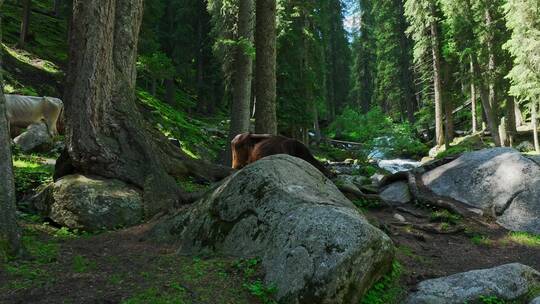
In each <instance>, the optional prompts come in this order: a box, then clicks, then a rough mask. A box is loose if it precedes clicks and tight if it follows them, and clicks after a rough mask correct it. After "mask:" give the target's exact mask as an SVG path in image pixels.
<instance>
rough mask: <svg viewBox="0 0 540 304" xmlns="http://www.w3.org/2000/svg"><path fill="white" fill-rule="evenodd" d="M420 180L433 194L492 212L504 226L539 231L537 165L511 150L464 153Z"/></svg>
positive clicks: (516, 229) (496, 149)
mask: <svg viewBox="0 0 540 304" xmlns="http://www.w3.org/2000/svg"><path fill="white" fill-rule="evenodd" d="M422 181H423V183H424V184H425V185H426V186H427V187H428V188H429V189H430V190H431V191H433V192H434V193H435V194H438V195H441V196H446V197H451V198H453V199H455V200H457V201H460V202H463V203H465V204H467V205H469V206H472V207H475V208H478V209H482V210H483V211H486V212H488V213H491V214H493V215H494V216H496V217H497V222H498V223H499V224H501V225H502V226H504V227H505V228H507V229H510V230H513V231H526V232H531V233H536V234H540V165H539V164H538V163H536V162H535V161H533V160H531V159H529V158H527V157H525V156H523V155H521V154H520V153H519V152H517V151H516V150H514V149H511V148H493V149H485V150H481V151H476V152H470V153H465V154H463V155H462V156H461V157H459V158H458V159H456V160H454V161H452V162H450V163H447V164H445V165H443V166H440V167H438V168H435V169H433V170H431V171H429V172H427V173H425V174H423V176H422Z"/></svg>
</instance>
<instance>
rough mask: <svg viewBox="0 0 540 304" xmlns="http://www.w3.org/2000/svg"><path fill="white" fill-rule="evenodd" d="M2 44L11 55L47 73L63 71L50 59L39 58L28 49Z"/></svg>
mask: <svg viewBox="0 0 540 304" xmlns="http://www.w3.org/2000/svg"><path fill="white" fill-rule="evenodd" d="M2 46H3V47H4V49H5V50H6V52H7V53H8V54H9V55H11V56H12V57H13V58H15V59H17V60H19V61H21V62H23V63H26V64H28V65H31V66H33V67H35V68H37V69H40V70H43V71H45V72H47V73H50V74H60V73H61V70H60V68H59V67H58V66H57V65H56V64H54V63H52V62H50V61H48V60H44V59H39V58H37V57H34V56H33V55H32V54H30V53H28V52H27V51H25V50H21V49H15V48H11V47H9V46H7V45H5V44H3V43H2Z"/></svg>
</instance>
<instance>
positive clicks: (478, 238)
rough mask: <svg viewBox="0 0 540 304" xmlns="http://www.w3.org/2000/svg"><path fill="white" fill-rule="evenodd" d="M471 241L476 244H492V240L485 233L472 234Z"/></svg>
mask: <svg viewBox="0 0 540 304" xmlns="http://www.w3.org/2000/svg"><path fill="white" fill-rule="evenodd" d="M471 242H472V243H473V244H475V245H477V246H490V245H492V244H493V240H492V239H490V238H489V237H488V236H485V235H479V234H476V235H473V236H472V237H471Z"/></svg>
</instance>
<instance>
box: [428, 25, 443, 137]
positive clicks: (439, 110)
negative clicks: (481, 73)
mask: <svg viewBox="0 0 540 304" xmlns="http://www.w3.org/2000/svg"><path fill="white" fill-rule="evenodd" d="M430 28H431V52H432V56H433V90H434V92H435V144H436V145H437V146H439V147H440V146H442V145H443V144H444V130H443V98H442V84H441V54H440V48H439V31H438V29H437V22H436V21H432V22H431V25H430Z"/></svg>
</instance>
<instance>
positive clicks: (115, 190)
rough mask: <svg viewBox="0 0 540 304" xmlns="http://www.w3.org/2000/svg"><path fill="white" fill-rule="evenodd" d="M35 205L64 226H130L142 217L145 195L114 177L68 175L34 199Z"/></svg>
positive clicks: (102, 227) (102, 228)
mask: <svg viewBox="0 0 540 304" xmlns="http://www.w3.org/2000/svg"><path fill="white" fill-rule="evenodd" d="M31 204H32V206H31V207H32V208H33V209H35V210H37V211H38V212H40V213H41V214H42V215H43V216H46V217H49V218H50V219H51V220H53V221H54V222H55V223H58V224H60V225H62V226H65V227H68V228H72V229H81V230H86V231H99V230H106V229H115V228H120V227H129V226H134V225H137V224H139V223H140V222H141V221H142V220H143V215H144V213H143V202H142V195H141V193H140V192H139V191H138V190H137V189H134V188H133V187H131V186H128V185H127V184H125V183H123V182H121V181H118V180H111V179H102V178H96V177H87V176H83V175H68V176H65V177H63V178H62V179H60V180H58V181H56V182H55V183H53V184H50V185H49V186H47V187H46V188H45V189H43V190H42V191H41V193H39V194H38V195H37V196H36V197H35V198H34V199H32V200H31Z"/></svg>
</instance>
